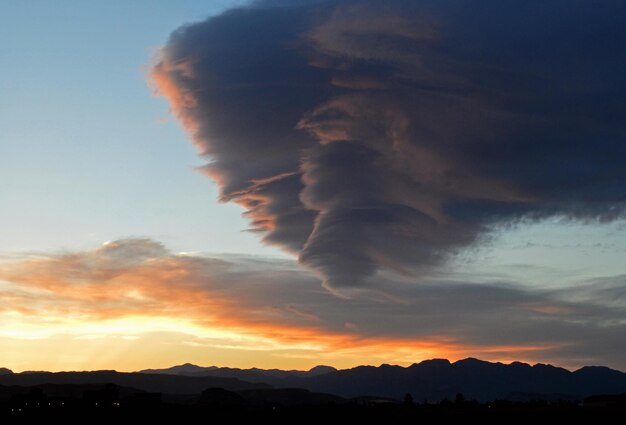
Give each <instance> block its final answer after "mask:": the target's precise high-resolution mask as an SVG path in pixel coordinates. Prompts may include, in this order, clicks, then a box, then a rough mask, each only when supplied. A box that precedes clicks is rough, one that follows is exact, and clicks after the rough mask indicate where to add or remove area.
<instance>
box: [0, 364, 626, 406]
mask: <svg viewBox="0 0 626 425" xmlns="http://www.w3.org/2000/svg"><path fill="white" fill-rule="evenodd" d="M106 383H113V384H116V385H119V386H121V387H130V388H136V389H139V390H143V391H148V392H160V393H163V394H170V395H180V396H183V395H192V394H193V395H199V394H201V393H203V392H204V391H206V390H209V389H213V390H211V391H209V392H205V393H204V398H205V399H207V400H208V399H213V400H222V401H223V402H224V403H227V402H228V403H236V402H237V400H242V399H243V400H248V401H250V400H251V399H255V400H259V399H260V400H265V399H267V400H270V399H271V400H274V399H283V398H284V399H285V400H289V399H290V398H291V399H293V400H300V401H302V402H307V403H308V402H311V401H312V400H329V401H332V400H333V396H338V397H342V398H348V399H350V398H356V397H360V398H361V399H365V398H367V397H370V398H372V399H374V398H377V399H395V400H402V399H403V398H404V396H405V394H407V393H409V394H411V395H412V397H413V399H414V400H415V401H416V402H420V403H421V402H422V401H424V400H428V401H440V400H442V399H445V398H448V399H449V400H454V399H455V398H456V395H457V394H459V393H461V394H463V396H464V398H465V399H466V400H478V401H481V402H484V401H491V400H496V399H507V400H519V401H524V400H533V399H536V400H540V399H541V400H568V399H569V400H581V399H583V398H585V397H588V396H592V395H598V394H609V395H610V394H620V393H626V374H625V373H622V372H619V371H617V370H612V369H609V368H606V367H597V366H593V367H583V368H582V369H579V370H577V371H575V372H570V371H568V370H566V369H563V368H560V367H555V366H551V365H546V364H536V365H534V366H531V365H529V364H526V363H520V362H514V363H511V364H502V363H490V362H486V361H481V360H478V359H472V358H470V359H465V360H459V361H457V362H454V363H450V362H449V361H448V360H442V359H434V360H426V361H423V362H421V363H416V364H413V365H411V366H409V367H401V366H391V365H381V366H378V367H375V366H358V367H355V368H352V369H344V370H336V369H334V368H331V367H328V366H319V367H316V368H313V369H311V370H309V371H293V370H287V371H284V370H278V369H272V370H264V369H256V368H255V369H234V368H219V367H200V366H196V365H191V364H184V365H180V366H174V367H172V368H168V369H160V370H144V371H141V372H135V373H119V372H114V371H95V372H60V373H49V372H24V373H13V374H5V375H0V385H5V386H11V385H13V386H15V385H19V386H34V385H43V384H106ZM216 389H221V390H223V391H221V392H220V391H218V390H216ZM304 390H306V391H304ZM231 393H236V395H233V394H231ZM181 400H182V398H181ZM337 400H339V399H337Z"/></svg>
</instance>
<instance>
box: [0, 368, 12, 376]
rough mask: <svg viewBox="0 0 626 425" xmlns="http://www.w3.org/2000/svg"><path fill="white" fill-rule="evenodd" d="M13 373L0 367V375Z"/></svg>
mask: <svg viewBox="0 0 626 425" xmlns="http://www.w3.org/2000/svg"><path fill="white" fill-rule="evenodd" d="M12 373H13V371H12V370H11V369H7V368H6V367H0V375H10V374H12Z"/></svg>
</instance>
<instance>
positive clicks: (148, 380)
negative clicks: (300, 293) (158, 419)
mask: <svg viewBox="0 0 626 425" xmlns="http://www.w3.org/2000/svg"><path fill="white" fill-rule="evenodd" d="M44 384H59V385H69V384H72V385H79V384H81V385H85V384H115V385H118V386H120V387H130V388H136V389H138V390H143V391H148V392H159V393H164V394H183V395H185V394H199V393H201V392H202V391H204V390H205V389H207V388H223V389H225V390H229V391H239V390H249V389H263V388H270V386H269V385H267V384H263V383H251V382H244V381H241V380H239V379H234V378H222V377H215V376H182V375H166V374H147V373H122V372H115V371H106V370H105V371H93V372H56V373H51V372H22V373H13V374H7V375H0V385H4V386H23V387H32V386H37V385H44Z"/></svg>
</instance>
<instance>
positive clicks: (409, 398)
mask: <svg viewBox="0 0 626 425" xmlns="http://www.w3.org/2000/svg"><path fill="white" fill-rule="evenodd" d="M404 404H406V405H407V406H411V405H412V404H413V396H412V395H411V394H410V393H406V394H405V395H404Z"/></svg>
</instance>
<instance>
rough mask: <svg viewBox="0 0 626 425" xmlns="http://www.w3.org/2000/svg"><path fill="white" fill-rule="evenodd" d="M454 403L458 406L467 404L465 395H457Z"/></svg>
mask: <svg viewBox="0 0 626 425" xmlns="http://www.w3.org/2000/svg"><path fill="white" fill-rule="evenodd" d="M454 402H455V403H456V404H463V403H465V397H463V393H457V395H456V398H455V399H454Z"/></svg>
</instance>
